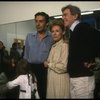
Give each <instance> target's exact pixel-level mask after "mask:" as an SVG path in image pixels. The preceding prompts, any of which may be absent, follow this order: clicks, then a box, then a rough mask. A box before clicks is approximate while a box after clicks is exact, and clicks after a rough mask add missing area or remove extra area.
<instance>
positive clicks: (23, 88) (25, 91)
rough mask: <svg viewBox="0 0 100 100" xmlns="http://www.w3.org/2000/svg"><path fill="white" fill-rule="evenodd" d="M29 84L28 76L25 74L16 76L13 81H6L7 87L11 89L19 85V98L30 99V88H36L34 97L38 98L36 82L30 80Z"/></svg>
mask: <svg viewBox="0 0 100 100" xmlns="http://www.w3.org/2000/svg"><path fill="white" fill-rule="evenodd" d="M29 76H30V80H32V76H31V75H29ZM30 84H31V85H29V83H28V76H27V75H20V76H18V77H17V78H16V79H14V80H13V81H9V82H8V83H7V87H8V89H12V88H14V87H16V86H18V85H19V86H20V89H19V92H20V93H19V99H24V98H25V99H31V90H34V89H35V90H36V93H35V97H36V99H39V94H38V91H37V83H36V82H34V83H32V81H30Z"/></svg>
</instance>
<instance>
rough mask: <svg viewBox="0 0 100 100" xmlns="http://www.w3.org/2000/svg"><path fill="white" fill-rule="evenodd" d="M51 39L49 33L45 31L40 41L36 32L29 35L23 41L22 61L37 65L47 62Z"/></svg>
mask: <svg viewBox="0 0 100 100" xmlns="http://www.w3.org/2000/svg"><path fill="white" fill-rule="evenodd" d="M52 43H53V39H52V36H51V33H50V32H49V31H46V36H45V37H44V38H43V40H42V41H40V40H39V39H38V37H37V32H33V33H29V34H28V35H27V37H26V41H25V52H24V59H27V60H28V62H29V63H34V64H39V63H43V62H44V61H45V60H47V57H48V54H49V51H50V48H51V45H52Z"/></svg>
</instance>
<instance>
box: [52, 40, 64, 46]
mask: <svg viewBox="0 0 100 100" xmlns="http://www.w3.org/2000/svg"><path fill="white" fill-rule="evenodd" d="M62 42H63V39H61V40H59V41H58V42H56V43H54V44H53V47H55V46H56V45H59V44H60V43H62Z"/></svg>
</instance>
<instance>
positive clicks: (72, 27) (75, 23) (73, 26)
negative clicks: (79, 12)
mask: <svg viewBox="0 0 100 100" xmlns="http://www.w3.org/2000/svg"><path fill="white" fill-rule="evenodd" d="M78 23H80V21H79V20H76V21H75V22H74V23H73V24H72V25H71V27H70V30H71V31H73V30H74V28H75V26H76V25H77V24H78Z"/></svg>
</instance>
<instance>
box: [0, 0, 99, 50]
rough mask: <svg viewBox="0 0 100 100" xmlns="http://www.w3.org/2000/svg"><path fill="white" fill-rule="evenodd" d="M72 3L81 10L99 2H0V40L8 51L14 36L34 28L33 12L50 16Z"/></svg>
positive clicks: (94, 6) (23, 34) (89, 8)
mask: <svg viewBox="0 0 100 100" xmlns="http://www.w3.org/2000/svg"><path fill="white" fill-rule="evenodd" d="M66 4H74V5H77V6H79V7H80V8H81V10H82V11H88V10H92V9H98V8H100V2H99V1H96V2H93V1H92V2H89V1H88V2H81V1H77V2H74V1H73V2H68V1H66V2H56V1H55V2H50V1H48V2H44V1H43V2H0V40H2V41H3V43H4V45H5V46H6V49H7V50H8V51H9V50H10V48H11V45H12V43H13V42H14V38H19V39H24V40H25V38H26V35H27V33H29V32H32V31H33V30H36V29H35V25H34V24H35V23H34V14H35V13H36V12H38V11H44V12H46V13H48V14H49V15H50V16H54V15H61V8H62V7H63V6H65V5H66Z"/></svg>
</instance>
